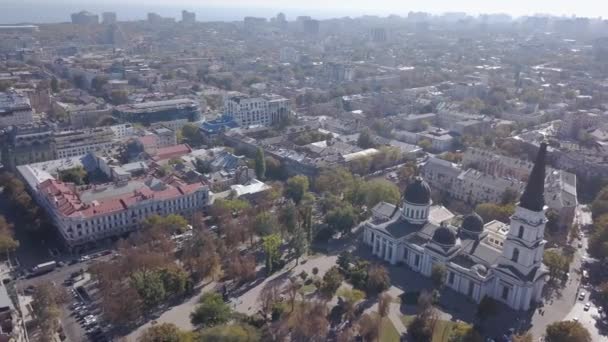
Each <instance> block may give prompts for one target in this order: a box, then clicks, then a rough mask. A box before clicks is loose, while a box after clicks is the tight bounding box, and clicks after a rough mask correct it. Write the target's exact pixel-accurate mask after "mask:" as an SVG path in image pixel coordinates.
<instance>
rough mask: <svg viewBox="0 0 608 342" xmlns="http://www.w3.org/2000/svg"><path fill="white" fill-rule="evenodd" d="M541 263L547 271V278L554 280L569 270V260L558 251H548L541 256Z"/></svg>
mask: <svg viewBox="0 0 608 342" xmlns="http://www.w3.org/2000/svg"><path fill="white" fill-rule="evenodd" d="M543 263H544V264H545V265H546V266H547V268H548V269H549V277H550V278H551V279H552V280H554V279H556V278H558V277H559V276H560V275H562V274H565V273H566V272H568V270H569V269H570V260H568V258H567V257H566V256H565V255H562V254H561V253H560V252H559V251H558V250H555V249H548V250H546V251H545V252H544V254H543Z"/></svg>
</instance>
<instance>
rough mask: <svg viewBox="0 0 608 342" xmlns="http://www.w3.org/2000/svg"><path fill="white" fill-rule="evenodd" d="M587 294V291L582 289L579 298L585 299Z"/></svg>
mask: <svg viewBox="0 0 608 342" xmlns="http://www.w3.org/2000/svg"><path fill="white" fill-rule="evenodd" d="M586 295H587V294H586V293H585V291H582V292H581V293H579V294H578V300H585V296H586Z"/></svg>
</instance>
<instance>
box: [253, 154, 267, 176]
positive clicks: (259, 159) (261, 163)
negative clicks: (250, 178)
mask: <svg viewBox="0 0 608 342" xmlns="http://www.w3.org/2000/svg"><path fill="white" fill-rule="evenodd" d="M255 176H256V177H257V178H258V179H260V180H264V178H266V158H265V157H264V150H263V149H262V148H261V147H258V149H257V151H256V152H255Z"/></svg>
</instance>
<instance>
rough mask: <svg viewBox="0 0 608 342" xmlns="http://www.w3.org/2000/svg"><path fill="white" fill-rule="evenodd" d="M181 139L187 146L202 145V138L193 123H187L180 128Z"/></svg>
mask: <svg viewBox="0 0 608 342" xmlns="http://www.w3.org/2000/svg"><path fill="white" fill-rule="evenodd" d="M181 133H182V139H183V140H184V141H186V142H187V143H188V144H189V145H192V146H200V145H201V144H203V136H202V135H201V131H200V129H199V127H198V126H197V125H195V124H193V123H187V124H185V125H184V126H183V127H182V130H181Z"/></svg>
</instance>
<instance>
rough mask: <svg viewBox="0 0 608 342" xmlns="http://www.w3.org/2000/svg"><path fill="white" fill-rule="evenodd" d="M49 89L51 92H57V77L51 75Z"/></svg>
mask: <svg viewBox="0 0 608 342" xmlns="http://www.w3.org/2000/svg"><path fill="white" fill-rule="evenodd" d="M51 91H52V92H53V93H57V92H59V80H57V78H56V77H53V78H52V79H51Z"/></svg>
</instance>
